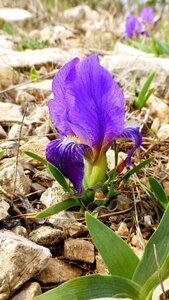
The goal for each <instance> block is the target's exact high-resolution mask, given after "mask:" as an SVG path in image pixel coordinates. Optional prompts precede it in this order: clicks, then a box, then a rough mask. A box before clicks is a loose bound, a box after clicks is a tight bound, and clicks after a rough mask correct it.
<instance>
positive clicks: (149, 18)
mask: <svg viewBox="0 0 169 300" xmlns="http://www.w3.org/2000/svg"><path fill="white" fill-rule="evenodd" d="M141 18H142V20H143V22H144V23H148V24H153V23H154V19H155V13H154V10H153V8H152V7H151V6H146V7H144V8H143V10H142V11H141Z"/></svg>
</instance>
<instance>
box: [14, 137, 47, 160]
mask: <svg viewBox="0 0 169 300" xmlns="http://www.w3.org/2000/svg"><path fill="white" fill-rule="evenodd" d="M49 142H50V140H49V139H48V138H47V137H45V136H44V137H36V136H35V137H32V138H30V139H29V141H28V142H27V143H25V144H24V145H22V146H21V147H20V151H31V152H34V153H35V154H38V155H39V156H41V157H43V158H44V159H46V157H45V152H46V146H47V144H48V143H49ZM25 162H29V163H30V164H32V165H33V166H39V165H41V163H40V162H39V161H37V160H36V159H33V158H31V157H29V156H25Z"/></svg>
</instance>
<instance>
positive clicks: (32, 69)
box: [30, 66, 39, 82]
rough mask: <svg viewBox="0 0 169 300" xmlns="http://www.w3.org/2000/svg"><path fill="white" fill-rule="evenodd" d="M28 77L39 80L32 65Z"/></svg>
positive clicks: (35, 80)
mask: <svg viewBox="0 0 169 300" xmlns="http://www.w3.org/2000/svg"><path fill="white" fill-rule="evenodd" d="M30 79H31V80H32V81H34V82H38V81H39V73H38V72H37V70H36V68H35V67H34V66H33V67H32V68H31V70H30Z"/></svg>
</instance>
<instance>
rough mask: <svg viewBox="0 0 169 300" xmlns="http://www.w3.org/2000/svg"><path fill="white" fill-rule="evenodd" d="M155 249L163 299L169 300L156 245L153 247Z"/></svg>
mask: <svg viewBox="0 0 169 300" xmlns="http://www.w3.org/2000/svg"><path fill="white" fill-rule="evenodd" d="M153 248H154V256H155V261H156V265H157V270H158V278H159V281H160V285H161V290H162V292H163V294H162V297H163V300H167V296H166V292H165V289H164V284H163V280H162V276H161V270H160V264H159V261H158V256H157V250H156V245H155V244H154V245H153Z"/></svg>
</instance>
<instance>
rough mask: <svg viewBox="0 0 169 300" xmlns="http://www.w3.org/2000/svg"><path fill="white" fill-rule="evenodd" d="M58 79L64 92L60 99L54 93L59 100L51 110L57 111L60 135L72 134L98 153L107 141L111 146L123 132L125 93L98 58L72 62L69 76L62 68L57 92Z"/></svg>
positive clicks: (93, 57) (53, 103) (55, 98)
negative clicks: (111, 142)
mask: <svg viewBox="0 0 169 300" xmlns="http://www.w3.org/2000/svg"><path fill="white" fill-rule="evenodd" d="M70 68H71V70H70ZM68 69H69V72H68V71H67V70H68ZM62 72H63V75H62ZM58 76H59V77H58ZM57 78H58V79H59V82H60V84H62V92H61V93H60V94H59V95H58V94H57V92H54V95H55V97H54V100H51V102H50V103H49V107H50V111H51V112H52V110H54V112H53V113H51V115H52V118H53V120H54V121H55V125H56V126H57V128H58V129H59V130H60V131H62V132H63V130H65V132H64V133H65V135H66V134H68V133H69V132H70V134H71V135H75V136H78V137H79V138H80V139H81V141H82V142H83V143H84V144H87V145H89V146H90V147H92V148H97V151H98V152H99V151H100V150H101V148H102V145H103V142H104V141H105V140H106V143H107V144H108V142H110V140H111V141H112V139H115V138H116V137H117V136H118V135H119V134H120V133H121V132H123V129H124V117H125V112H124V95H123V92H122V91H121V89H120V87H119V86H118V84H117V83H116V82H115V81H114V80H113V79H112V76H111V74H110V73H109V72H108V71H107V70H106V69H105V68H103V67H102V66H101V65H100V63H99V59H98V56H97V55H91V56H89V57H87V58H85V59H83V60H82V61H81V62H79V61H77V60H74V61H72V62H70V63H69V65H68V66H67V69H66V76H65V69H63V68H62V69H61V70H60V71H59V72H58V73H57V75H56V76H55V79H54V82H53V91H56V90H57V89H58V88H59V86H58V85H57V87H56V86H55V85H56V83H57ZM60 78H62V80H60ZM58 98H59V99H58ZM60 103H61V104H60ZM60 105H61V109H60V107H59V106H60ZM56 116H57V118H56ZM63 123H65V125H64V124H63ZM64 128H65V129H64ZM106 143H104V145H105V144H106ZM104 148H105V147H104ZM104 151H106V149H105V150H104Z"/></svg>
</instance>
